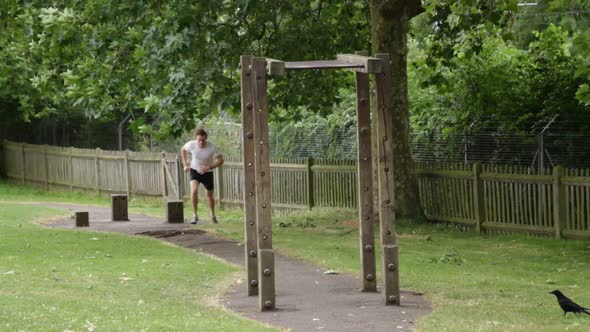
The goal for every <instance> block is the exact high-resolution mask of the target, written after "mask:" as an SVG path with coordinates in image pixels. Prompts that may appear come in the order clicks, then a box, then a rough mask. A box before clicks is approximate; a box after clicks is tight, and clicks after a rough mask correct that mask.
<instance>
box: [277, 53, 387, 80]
mask: <svg viewBox="0 0 590 332" xmlns="http://www.w3.org/2000/svg"><path fill="white" fill-rule="evenodd" d="M306 69H350V70H353V71H356V72H361V73H367V74H375V73H381V72H382V64H381V59H379V58H373V57H368V56H364V55H358V54H338V55H337V57H336V60H313V61H286V62H285V61H281V60H275V59H266V72H267V75H275V76H282V75H285V74H286V73H287V70H306Z"/></svg>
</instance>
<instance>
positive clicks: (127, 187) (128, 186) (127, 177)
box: [124, 150, 131, 197]
mask: <svg viewBox="0 0 590 332" xmlns="http://www.w3.org/2000/svg"><path fill="white" fill-rule="evenodd" d="M124 160H125V165H124V167H125V169H124V171H125V192H126V193H127V197H129V195H130V194H131V172H130V171H129V150H125V159H124Z"/></svg>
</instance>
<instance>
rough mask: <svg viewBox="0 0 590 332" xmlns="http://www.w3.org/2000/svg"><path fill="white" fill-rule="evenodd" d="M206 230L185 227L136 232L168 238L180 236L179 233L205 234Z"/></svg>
mask: <svg viewBox="0 0 590 332" xmlns="http://www.w3.org/2000/svg"><path fill="white" fill-rule="evenodd" d="M205 233H206V232H205V231H203V230H200V229H183V230H178V229H163V230H155V231H145V232H139V233H136V234H135V235H142V236H149V237H155V238H158V239H160V238H166V237H173V236H179V235H185V234H205Z"/></svg>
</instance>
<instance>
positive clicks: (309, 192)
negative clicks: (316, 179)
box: [307, 157, 315, 210]
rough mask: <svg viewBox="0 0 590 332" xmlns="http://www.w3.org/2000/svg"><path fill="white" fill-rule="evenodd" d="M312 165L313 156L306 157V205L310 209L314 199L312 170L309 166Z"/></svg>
mask: <svg viewBox="0 0 590 332" xmlns="http://www.w3.org/2000/svg"><path fill="white" fill-rule="evenodd" d="M312 166H313V157H308V158H307V206H308V207H309V209H310V210H311V209H312V208H313V207H314V205H315V200H314V197H313V171H312V170H311V167H312Z"/></svg>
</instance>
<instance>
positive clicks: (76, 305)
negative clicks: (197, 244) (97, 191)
mask: <svg viewBox="0 0 590 332" xmlns="http://www.w3.org/2000/svg"><path fill="white" fill-rule="evenodd" d="M9 187H10V186H6V185H5V184H0V192H1V194H0V200H2V201H4V202H2V203H0V317H1V319H0V331H18V330H20V331H94V330H97V331H148V330H150V331H154V330H155V331H265V330H266V331H275V330H274V329H270V328H266V327H265V326H263V325H261V324H258V323H257V322H254V321H250V320H247V319H243V318H240V317H238V316H236V315H234V314H232V313H229V312H227V311H225V310H224V309H222V308H220V307H217V306H216V305H215V303H216V301H215V296H216V295H217V294H218V293H219V292H221V291H223V289H224V287H225V286H226V285H227V284H228V283H229V282H232V281H234V280H235V279H236V278H238V277H239V276H238V275H236V273H239V272H238V271H239V269H238V268H236V267H234V266H230V265H228V264H226V263H223V262H221V261H219V260H216V259H213V258H210V257H207V256H204V255H201V254H198V253H196V252H193V251H190V250H187V249H184V248H178V247H173V246H170V245H166V244H163V243H161V242H159V241H157V240H154V239H149V238H143V237H126V236H123V235H119V234H111V233H98V232H81V231H71V230H58V229H48V228H45V227H43V226H40V225H37V224H36V223H35V222H39V223H42V222H43V221H44V220H47V219H48V218H54V217H56V216H64V215H65V213H66V212H65V211H63V210H59V209H51V208H40V207H35V208H31V207H30V206H27V205H23V204H16V203H8V202H6V201H7V200H9V199H17V200H20V199H23V198H25V197H24V196H27V197H28V198H30V199H31V200H42V199H43V198H48V197H46V196H45V195H40V197H36V196H35V195H36V193H35V191H34V190H29V192H27V191H26V190H22V192H21V194H19V195H15V196H12V197H11V196H10V195H7V192H10V191H11V190H12V189H10V188H9ZM4 189H7V190H4ZM35 198H38V199H35ZM86 200H88V201H90V200H91V198H90V197H86V198H83V199H81V200H78V199H76V202H81V201H82V202H86Z"/></svg>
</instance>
